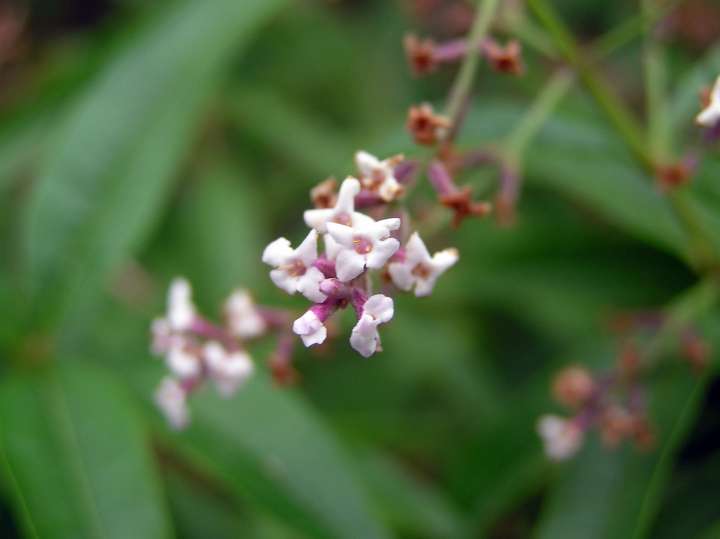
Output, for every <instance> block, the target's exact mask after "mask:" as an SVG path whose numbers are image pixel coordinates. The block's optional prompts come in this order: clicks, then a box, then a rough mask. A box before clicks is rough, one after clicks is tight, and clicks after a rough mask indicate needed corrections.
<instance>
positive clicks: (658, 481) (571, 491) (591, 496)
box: [538, 368, 705, 539]
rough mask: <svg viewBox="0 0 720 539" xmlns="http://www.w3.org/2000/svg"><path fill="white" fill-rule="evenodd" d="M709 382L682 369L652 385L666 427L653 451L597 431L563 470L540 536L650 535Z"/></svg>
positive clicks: (601, 538) (655, 410) (600, 538)
mask: <svg viewBox="0 0 720 539" xmlns="http://www.w3.org/2000/svg"><path fill="white" fill-rule="evenodd" d="M683 370H684V369H683ZM704 387H705V383H704V381H697V380H693V379H692V378H691V376H690V374H688V373H687V372H682V373H680V372H678V369H669V368H668V369H666V370H665V371H664V372H663V373H661V376H660V377H659V379H658V380H657V381H656V382H655V383H654V384H653V385H652V387H651V390H650V391H651V394H650V395H651V399H652V403H651V404H652V406H651V412H652V418H653V421H654V422H655V424H657V425H659V426H660V428H661V429H662V430H661V431H660V432H659V435H658V436H659V440H660V446H659V447H658V448H657V449H655V450H654V451H653V452H651V453H650V454H640V453H637V452H636V451H634V450H633V449H632V448H629V447H625V448H623V449H621V450H617V451H611V450H608V449H606V448H604V447H602V446H601V444H600V443H599V442H598V441H597V440H595V439H594V437H593V439H591V440H589V441H588V443H587V444H586V447H585V448H584V450H583V451H582V453H581V454H580V455H579V456H578V457H577V458H575V459H574V461H573V462H571V463H569V464H568V469H567V470H564V471H565V472H566V473H565V474H564V477H563V478H562V479H561V480H560V482H559V484H558V485H557V486H556V488H555V489H554V491H553V493H552V495H551V497H550V499H549V501H548V503H547V505H546V507H545V508H544V510H543V514H542V516H541V523H540V528H539V533H538V537H539V538H540V539H545V538H547V539H550V538H552V539H563V538H565V537H573V538H575V537H583V538H587V539H606V538H607V539H610V538H615V537H628V538H633V539H640V538H642V537H647V536H648V534H649V531H650V526H651V525H652V522H653V520H654V518H655V516H656V514H657V511H658V507H659V504H660V501H661V496H662V491H663V488H664V484H665V482H666V480H667V478H668V475H669V473H670V471H671V469H672V466H673V461H674V457H675V454H676V452H677V450H678V447H679V445H680V443H681V442H682V440H683V438H684V436H685V434H686V433H687V431H688V429H689V428H690V426H691V425H692V421H693V420H694V418H695V415H696V411H697V408H698V406H699V404H700V400H701V398H702V395H703V390H704Z"/></svg>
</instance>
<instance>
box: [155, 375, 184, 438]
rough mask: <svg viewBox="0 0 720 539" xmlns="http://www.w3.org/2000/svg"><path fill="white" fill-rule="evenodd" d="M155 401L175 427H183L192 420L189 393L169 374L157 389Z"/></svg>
mask: <svg viewBox="0 0 720 539" xmlns="http://www.w3.org/2000/svg"><path fill="white" fill-rule="evenodd" d="M155 403H156V404H157V406H158V408H160V410H161V411H162V413H163V414H164V415H165V418H166V419H167V421H168V423H170V426H172V427H173V428H174V429H177V430H179V429H182V428H184V427H186V426H187V424H188V423H189V422H190V411H189V409H188V405H187V393H186V392H185V390H184V389H183V387H182V385H181V384H180V382H178V381H177V380H175V379H174V378H171V377H169V376H168V377H166V378H164V379H163V381H162V382H160V386H159V387H158V388H157V390H156V391H155Z"/></svg>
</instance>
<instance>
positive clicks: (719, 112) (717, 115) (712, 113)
mask: <svg viewBox="0 0 720 539" xmlns="http://www.w3.org/2000/svg"><path fill="white" fill-rule="evenodd" d="M695 121H696V122H697V123H698V124H699V125H702V126H703V127H714V126H715V125H717V123H718V122H719V121H720V76H719V77H718V78H717V79H716V80H715V84H714V85H713V87H712V90H711V91H710V94H709V96H708V102H707V104H706V106H705V108H704V109H703V110H701V111H700V113H699V114H698V115H697V117H696V118H695Z"/></svg>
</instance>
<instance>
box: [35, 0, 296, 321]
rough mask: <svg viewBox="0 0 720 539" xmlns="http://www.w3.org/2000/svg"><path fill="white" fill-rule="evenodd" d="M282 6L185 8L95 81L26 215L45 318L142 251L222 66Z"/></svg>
mask: <svg viewBox="0 0 720 539" xmlns="http://www.w3.org/2000/svg"><path fill="white" fill-rule="evenodd" d="M283 4H284V0H269V1H268V0H249V1H245V2H237V1H235V0H217V1H214V2H202V3H198V2H191V1H185V2H180V3H178V4H176V5H174V6H172V7H171V8H170V10H169V11H167V12H165V13H164V17H162V18H159V19H158V20H156V21H154V22H155V24H152V25H148V26H147V27H146V28H145V29H144V31H143V32H141V33H140V34H139V35H138V36H136V39H135V40H134V41H132V43H131V44H130V46H128V47H127V48H126V49H124V50H122V51H121V52H120V53H119V54H118V56H117V57H116V58H115V60H114V61H113V62H111V63H110V65H109V66H108V67H107V69H106V70H105V72H104V73H103V74H102V76H101V77H99V79H98V80H97V81H96V82H95V83H94V84H93V85H91V88H90V89H89V90H88V92H87V94H86V95H85V97H84V98H83V99H82V100H81V101H80V103H79V104H78V105H77V107H76V109H75V110H74V111H73V113H72V114H70V118H69V119H68V122H67V124H66V125H65V126H64V127H63V131H62V133H63V135H64V138H63V140H62V143H61V144H60V145H59V146H58V148H57V151H55V152H54V153H53V154H52V155H51V156H50V157H49V159H48V161H47V163H46V164H45V172H44V174H42V177H41V178H40V180H39V182H38V185H37V187H36V190H35V192H34V194H33V198H32V204H31V207H30V211H29V214H28V223H27V225H28V230H27V239H26V242H27V252H28V258H29V260H28V262H29V276H30V284H31V287H32V289H33V290H34V292H35V293H36V297H38V298H40V297H42V298H43V307H44V309H45V310H48V309H49V307H50V306H51V305H53V304H54V303H55V302H60V304H61V305H62V303H63V301H65V300H67V298H68V297H73V296H81V292H82V291H87V290H93V289H94V288H95V287H93V286H90V285H91V284H98V283H100V282H101V280H102V278H103V277H105V276H106V275H107V273H108V272H109V271H110V270H111V269H113V268H114V267H115V266H116V265H117V264H118V263H119V262H121V261H123V260H124V259H125V258H126V257H127V255H128V254H129V253H130V252H131V251H132V250H133V249H135V248H136V247H137V246H138V244H139V243H140V241H141V240H142V239H143V238H144V236H145V235H146V233H147V231H148V229H149V227H150V226H151V225H152V224H153V222H154V221H155V220H156V217H157V213H158V210H159V209H160V208H161V206H162V203H163V200H164V198H165V194H166V193H167V191H168V188H169V186H170V180H171V179H172V178H173V177H174V173H175V171H176V169H177V166H178V164H179V163H180V161H181V160H182V158H183V156H184V154H185V153H186V151H187V149H188V147H189V143H190V142H191V140H192V136H193V133H194V131H195V127H196V125H197V123H198V120H199V119H200V115H201V113H202V112H203V110H204V105H206V103H207V100H208V97H209V96H210V95H211V94H212V91H213V89H214V88H215V86H216V85H217V83H218V81H219V80H220V79H221V77H220V75H221V69H220V68H221V67H222V66H223V65H225V63H226V61H227V60H228V58H229V57H230V55H231V53H232V52H233V51H235V50H237V47H238V45H239V44H240V43H242V42H245V41H247V39H248V37H249V36H250V34H251V32H252V30H254V29H255V28H257V26H258V25H259V24H260V23H262V22H263V21H265V20H266V19H267V18H268V17H269V16H270V15H271V14H272V13H274V12H275V11H276V10H277V9H279V8H280V7H281V6H282V5H283ZM74 299H75V300H76V301H77V297H74Z"/></svg>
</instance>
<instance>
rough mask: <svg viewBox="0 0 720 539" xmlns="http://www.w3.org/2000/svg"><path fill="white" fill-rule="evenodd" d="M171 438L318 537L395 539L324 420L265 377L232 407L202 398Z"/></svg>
mask: <svg viewBox="0 0 720 539" xmlns="http://www.w3.org/2000/svg"><path fill="white" fill-rule="evenodd" d="M169 439H170V440H172V441H173V443H174V444H175V446H176V447H178V448H179V449H180V451H181V453H183V454H184V455H185V456H186V457H188V458H189V459H190V460H191V461H192V462H194V463H195V464H196V465H198V466H200V467H202V468H203V469H205V470H207V472H208V473H211V474H212V475H214V476H216V477H218V478H222V480H223V481H225V482H226V483H227V484H229V485H230V486H231V488H233V489H234V491H235V492H237V493H238V494H239V495H241V496H243V497H247V498H248V499H249V500H251V501H253V502H255V503H256V504H258V505H259V506H261V507H263V508H265V509H266V510H270V511H272V512H274V513H275V514H276V515H278V516H280V517H282V518H283V519H285V520H287V521H288V522H289V523H291V524H292V525H293V526H296V527H298V528H299V529H300V530H302V531H303V532H305V533H307V534H308V535H309V536H311V537H327V538H344V537H347V538H355V537H363V538H367V539H373V538H383V537H388V533H387V532H386V531H385V529H384V527H383V526H382V525H381V524H380V522H379V521H378V520H377V519H376V518H375V516H374V515H373V514H372V512H371V510H370V508H369V505H368V500H367V497H366V493H365V492H364V490H363V487H362V486H361V484H360V483H359V482H358V480H357V477H355V475H354V474H355V473H356V472H355V471H354V470H353V466H352V461H351V459H350V458H349V456H348V455H347V454H345V452H344V451H343V450H342V449H341V448H340V446H339V445H338V442H337V441H336V440H335V439H334V437H333V436H332V434H331V433H330V432H329V431H328V430H327V429H326V428H325V426H324V425H323V423H322V421H321V420H320V419H319V418H318V417H316V416H315V415H314V414H313V412H312V410H311V409H310V408H309V407H308V406H307V405H306V404H305V403H304V402H303V400H302V399H300V398H298V397H297V396H296V395H293V394H292V393H291V392H289V391H279V390H278V389H276V388H273V387H271V386H270V385H269V384H268V383H267V382H266V381H265V380H264V379H263V377H262V376H257V377H255V378H254V379H253V380H252V381H251V382H250V383H249V384H248V385H247V386H246V387H244V388H243V390H242V391H240V392H239V393H238V394H237V395H236V396H235V397H234V398H233V399H232V400H231V401H226V400H222V399H220V398H218V397H216V396H215V395H211V394H210V392H208V393H206V394H203V395H201V396H198V398H197V399H196V400H195V405H194V409H193V422H192V424H191V426H190V428H189V429H188V430H187V432H185V433H182V434H180V435H176V436H173V437H172V438H169Z"/></svg>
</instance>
